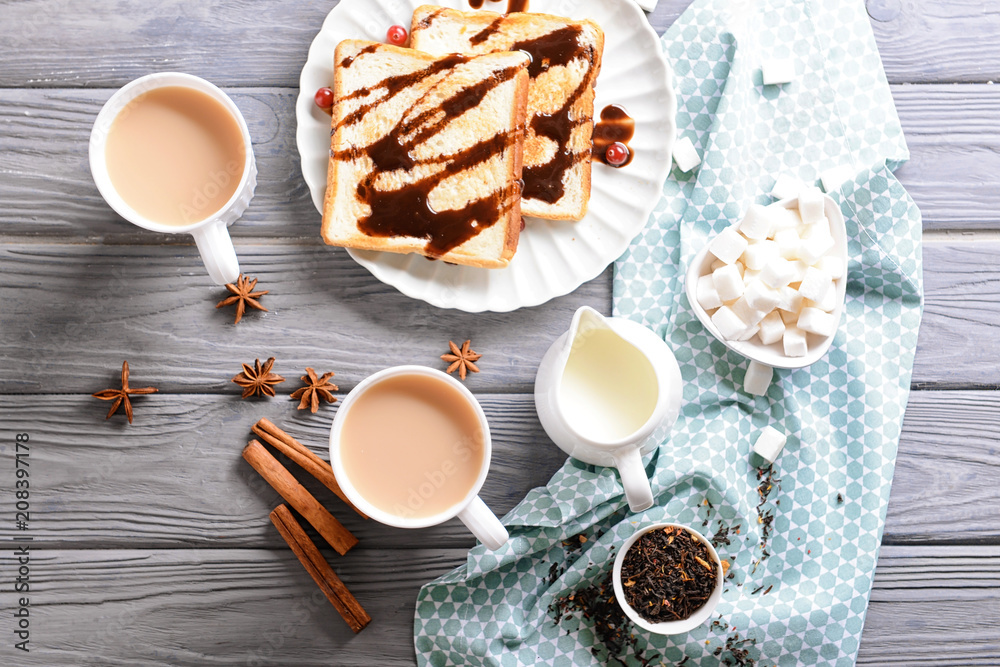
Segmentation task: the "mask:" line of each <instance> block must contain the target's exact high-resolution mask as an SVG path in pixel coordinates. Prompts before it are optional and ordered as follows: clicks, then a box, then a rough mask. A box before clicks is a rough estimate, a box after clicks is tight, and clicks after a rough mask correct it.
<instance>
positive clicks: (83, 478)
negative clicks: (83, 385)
mask: <svg viewBox="0 0 1000 667" xmlns="http://www.w3.org/2000/svg"><path fill="white" fill-rule="evenodd" d="M139 379H140V378H138V377H137V380H139ZM480 400H481V401H482V403H483V406H484V408H485V410H486V413H487V416H488V418H489V420H490V424H491V429H492V431H493V440H494V455H493V466H492V468H491V472H490V476H489V477H488V478H487V481H486V485H485V486H484V488H483V492H482V496H483V498H484V500H485V501H486V502H487V504H488V505H490V507H492V508H493V509H494V511H495V512H497V513H498V514H500V515H502V514H504V513H506V512H507V511H508V510H509V509H511V508H512V507H513V506H514V505H515V504H517V503H518V502H519V501H520V500H521V498H522V497H523V496H524V494H525V493H526V492H527V491H528V490H529V489H531V488H534V487H535V486H541V485H544V484H545V482H546V481H547V480H548V478H549V477H550V476H551V474H552V473H553V472H554V471H555V470H556V469H557V468H558V467H559V466H560V465H561V464H562V462H563V460H564V459H565V457H564V455H563V454H562V453H561V451H560V450H558V449H557V448H556V447H555V446H554V445H553V444H552V443H551V442H550V441H549V440H548V438H547V437H546V436H545V433H544V432H543V431H542V429H541V426H540V425H539V423H538V419H537V416H536V414H535V409H534V403H533V400H532V397H531V396H530V395H525V394H504V395H498V394H480ZM105 405H106V404H104V403H100V402H98V401H97V400H95V399H91V398H89V397H84V396H51V395H41V396H3V397H0V423H2V424H3V425H4V429H3V433H0V436H2V437H0V471H9V470H12V468H13V461H12V458H13V447H12V445H11V442H12V440H13V438H12V434H13V433H14V432H18V431H25V432H28V433H29V434H30V436H31V443H32V445H31V446H32V450H31V459H30V461H31V465H32V468H31V484H32V486H31V488H32V494H33V496H32V498H33V499H34V500H33V501H32V503H33V506H32V510H33V511H32V517H31V535H33V537H34V539H35V541H36V542H37V543H39V544H43V545H47V546H50V547H56V546H70V547H73V548H79V547H87V548H123V547H124V548H127V547H131V546H136V545H141V546H145V547H152V546H157V547H164V548H167V547H178V546H198V547H211V546H226V547H270V548H274V547H276V546H279V545H280V540H279V538H278V536H277V535H276V534H275V533H274V531H273V530H271V527H270V524H269V523H268V519H267V513H268V512H269V511H270V510H271V508H273V507H274V506H275V505H276V504H277V503H278V502H279V500H278V496H277V495H276V494H275V493H274V492H273V490H271V489H270V487H268V486H267V485H266V483H264V482H263V480H261V479H260V478H259V477H258V476H257V474H256V473H255V472H254V471H253V470H252V469H251V468H250V467H249V465H247V464H246V463H245V462H244V461H243V460H242V459H241V458H240V451H241V450H242V448H243V445H244V444H245V443H246V440H247V438H248V437H250V434H249V427H250V425H251V424H252V423H253V422H254V421H256V420H257V419H258V418H260V417H262V416H267V417H269V418H270V419H272V420H274V421H275V422H276V423H279V424H282V425H283V427H284V428H285V429H286V430H287V431H289V432H290V433H292V434H293V435H294V436H295V437H297V438H298V439H299V440H300V441H301V442H304V443H306V444H307V445H309V446H310V447H311V448H312V449H313V450H314V451H315V452H316V453H317V454H319V455H320V456H322V457H323V458H324V459H326V458H328V455H327V453H326V450H325V447H326V442H327V440H328V436H329V425H330V422H331V421H332V418H333V413H334V408H331V407H324V408H323V410H322V412H320V413H319V414H317V415H315V416H314V415H309V414H304V413H297V414H293V413H295V409H294V403H293V402H291V401H287V400H271V401H265V402H254V403H250V402H241V401H239V400H238V398H236V397H226V396H207V395H204V396H190V395H185V396H165V395H157V396H151V397H145V398H140V399H138V400H137V404H136V409H135V410H136V420H135V423H134V424H133V425H132V426H131V427H129V426H128V425H127V424H125V423H123V419H122V418H121V417H116V418H114V419H113V420H112V421H111V422H107V423H106V422H104V421H103V415H104V408H105ZM998 415H1000V395H998V393H997V392H982V391H980V392H975V391H954V392H939V391H918V392H913V393H912V394H911V399H910V405H909V407H908V408H907V413H906V418H905V420H904V424H903V433H902V437H901V441H900V446H899V458H898V462H897V468H896V476H895V480H894V482H893V490H892V497H891V500H890V503H889V510H888V518H887V521H886V526H885V537H884V539H885V541H886V543H888V544H900V543H906V544H909V543H918V542H924V543H931V542H938V543H942V542H943V543H948V542H970V543H976V542H980V543H1000V529H998V526H1000V490H998V489H997V486H996V484H995V483H994V480H996V478H997V465H998V464H997V460H996V456H995V454H996V450H997V448H998V441H1000V436H998V433H1000V416H998ZM287 465H288V466H289V468H290V469H291V470H292V471H293V472H294V473H295V474H296V475H297V476H298V477H299V479H301V480H302V482H303V483H304V484H305V485H306V486H307V487H308V488H310V489H312V490H313V492H314V493H315V495H316V496H317V498H320V499H321V500H323V501H324V502H325V503H326V504H327V505H328V506H329V507H330V509H331V511H332V512H334V514H335V515H336V516H337V517H338V518H340V519H341V520H342V521H343V522H344V523H345V525H347V526H348V528H350V530H352V531H354V532H355V533H356V534H357V535H358V537H359V538H360V539H361V542H362V545H378V546H379V547H389V546H391V547H400V548H405V547H413V546H414V545H415V544H435V545H437V546H465V547H468V546H470V545H471V544H472V543H473V540H472V538H471V537H470V536H469V534H468V533H467V532H466V531H465V529H464V527H463V526H462V525H461V524H459V523H458V522H457V521H451V522H449V523H447V524H445V525H443V526H439V527H436V528H433V529H428V530H421V531H416V532H409V531H403V530H396V529H392V528H388V527H384V526H380V525H378V524H376V523H375V522H372V521H363V520H361V519H360V518H358V517H356V516H355V515H354V513H353V512H351V511H350V510H349V509H347V508H346V507H345V506H344V505H343V504H342V503H341V502H340V501H339V500H337V499H336V498H334V497H333V496H332V494H330V493H329V492H328V491H326V490H324V489H322V487H319V486H318V485H317V484H315V483H314V481H313V480H312V479H311V478H310V477H309V476H308V475H306V474H305V473H303V472H302V471H301V470H299V469H298V468H297V467H295V466H294V464H291V463H287ZM13 513H14V498H13V497H11V496H10V494H0V515H2V516H11V517H12V516H13ZM17 534H18V532H17V531H15V530H14V526H13V524H10V523H9V522H8V523H2V524H0V540H3V539H8V538H13V537H15V536H16V535H17Z"/></svg>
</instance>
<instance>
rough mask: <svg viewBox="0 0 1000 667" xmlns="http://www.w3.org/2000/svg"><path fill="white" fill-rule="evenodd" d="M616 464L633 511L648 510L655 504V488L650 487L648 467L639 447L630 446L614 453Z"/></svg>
mask: <svg viewBox="0 0 1000 667" xmlns="http://www.w3.org/2000/svg"><path fill="white" fill-rule="evenodd" d="M613 456H614V459H615V466H616V467H617V468H618V474H619V475H620V476H621V479H622V486H624V487H625V498H626V499H627V500H628V506H629V509H630V510H632V511H633V512H641V511H643V510H648V509H649V508H650V507H652V506H653V490H652V489H651V488H650V487H649V478H648V477H646V469H645V468H644V467H643V466H642V454H640V453H639V447H629V448H627V449H623V450H620V451H617V452H615V453H614V454H613Z"/></svg>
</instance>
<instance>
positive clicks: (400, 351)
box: [0, 0, 1000, 666]
mask: <svg viewBox="0 0 1000 667" xmlns="http://www.w3.org/2000/svg"><path fill="white" fill-rule="evenodd" d="M688 3H689V0H660V5H659V7H658V8H657V10H656V11H655V12H654V13H653V14H652V15H650V21H651V23H652V24H653V26H654V27H655V28H656V29H657V31H658V32H662V31H663V30H665V29H666V27H667V26H669V25H670V24H671V23H672V22H673V21H674V20H675V19H676V17H677V16H678V15H679V14H680V12H682V11H683V10H684V8H685V7H686V6H687V4H688ZM333 4H334V2H333V1H332V0H299V1H297V2H253V3H250V2H246V3H238V2H226V1H223V0H200V1H197V2H194V1H192V0H167V1H164V2H143V1H139V0H115V1H111V0H94V1H93V2H88V3H83V2H68V1H67V0H21V1H18V2H12V1H10V0H4V1H3V2H0V45H2V49H0V225H2V227H0V358H2V360H3V363H2V366H0V368H2V370H0V517H2V521H0V540H3V541H5V542H9V541H10V540H12V539H15V538H22V537H25V536H30V537H31V538H32V540H33V541H32V547H31V565H30V568H31V570H30V576H31V583H30V586H31V589H30V599H31V605H32V606H31V612H30V614H31V615H30V619H31V620H30V633H31V634H30V649H31V651H30V653H23V652H21V651H17V650H15V649H14V647H13V644H14V642H15V641H16V639H15V635H14V634H13V632H14V629H15V623H14V620H13V616H12V615H11V613H12V612H13V610H14V608H15V605H16V598H17V596H16V595H14V594H13V593H12V592H11V591H12V588H13V586H12V584H13V580H14V577H15V571H16V567H15V566H14V563H15V561H14V556H13V552H12V550H11V549H8V548H7V547H4V548H3V549H2V553H3V555H2V556H0V577H2V579H3V582H2V587H0V609H2V611H3V613H2V614H0V619H2V620H0V638H2V639H0V664H2V665H18V666H20V665H66V664H87V665H90V664H93V665H133V664H143V665H201V664H212V665H257V664H261V665H264V664H266V665H281V664H284V665H331V664H333V665H373V664H378V665H410V664H412V663H413V661H414V652H413V646H412V616H413V606H414V598H415V596H416V592H417V590H418V588H419V587H420V585H421V584H423V583H424V582H426V581H429V580H430V579H432V578H434V577H436V576H438V575H440V574H443V573H444V572H447V571H448V570H450V569H451V568H452V567H454V566H456V565H458V564H460V563H462V562H463V561H464V559H465V554H466V551H467V549H468V548H469V547H470V546H471V545H472V539H471V537H470V536H469V535H468V534H467V533H466V531H465V530H464V529H463V528H462V526H460V525H459V524H457V522H455V521H452V522H449V523H448V524H446V525H443V526H440V527H438V528H435V529H430V530H423V531H419V532H406V531H400V530H393V529H389V528H386V527H383V526H380V525H378V524H375V523H374V522H371V521H369V522H365V521H362V520H361V519H359V518H358V517H356V516H355V515H354V514H353V513H352V512H350V511H349V510H347V509H346V508H345V507H344V506H343V505H342V504H341V503H340V502H339V501H337V500H336V499H335V498H333V497H332V495H331V494H329V493H328V492H325V491H323V490H321V489H319V488H318V487H317V485H316V484H313V483H311V481H309V480H305V481H306V485H307V486H309V487H310V488H312V489H314V490H316V493H317V495H318V496H319V497H320V498H321V499H323V500H324V501H325V502H326V503H327V504H328V506H329V507H330V508H331V509H332V510H333V511H334V512H335V513H336V514H337V515H338V516H339V517H340V518H341V519H342V520H343V522H344V523H345V524H346V525H347V526H348V527H349V528H350V529H351V530H352V531H354V532H355V533H356V534H357V536H358V537H359V538H360V540H361V543H360V545H359V546H358V547H357V548H356V549H354V550H353V551H352V552H351V553H349V554H348V555H347V556H345V557H342V558H341V557H338V556H335V555H333V554H332V552H331V551H327V552H326V555H327V556H328V557H329V558H330V560H331V562H332V563H333V565H334V567H335V568H336V570H337V571H338V572H339V573H340V574H341V576H342V577H343V579H344V581H345V582H346V583H347V585H348V586H349V587H350V588H351V589H352V590H353V591H354V593H355V594H356V595H357V597H358V598H359V599H360V600H361V601H362V603H363V604H364V605H365V606H366V607H367V608H368V610H369V611H370V612H371V614H372V616H373V617H374V619H375V620H374V622H373V623H372V624H371V626H370V627H369V628H368V629H367V630H365V631H364V632H363V633H362V634H360V635H359V636H357V637H354V636H351V633H350V632H349V631H348V629H347V627H346V626H345V624H344V623H343V622H342V621H341V619H340V618H339V617H338V616H337V614H336V612H335V611H334V609H333V608H332V607H331V606H330V605H329V604H328V603H327V602H326V601H325V600H323V599H321V598H320V599H317V597H316V594H315V591H316V589H315V588H314V586H313V584H312V582H311V580H309V579H308V577H307V576H306V574H305V572H304V571H303V570H302V568H301V567H300V565H299V564H298V562H297V561H296V560H295V559H294V557H293V556H292V554H291V552H290V551H289V550H288V549H287V548H286V547H285V546H284V543H283V542H282V541H281V538H280V537H279V536H278V534H277V532H276V531H275V530H274V529H273V528H272V526H271V525H270V523H269V521H268V516H267V515H268V511H269V510H270V509H271V508H272V507H274V506H275V505H276V504H277V502H278V497H277V495H276V494H275V493H274V492H273V491H272V490H271V489H270V488H269V487H267V486H266V485H265V484H264V483H263V482H262V481H261V480H260V479H259V478H258V476H257V475H256V473H255V472H253V470H251V469H250V467H249V466H248V465H247V464H246V463H245V462H244V461H243V460H242V459H241V458H240V450H241V448H242V446H243V444H244V443H245V442H246V439H247V437H248V433H249V426H250V424H251V423H253V421H255V420H256V419H257V418H259V417H261V416H267V417H269V418H271V419H272V420H274V421H275V422H277V423H279V424H282V425H284V426H285V427H286V428H287V430H288V431H290V432H291V433H293V434H294V435H296V436H297V437H298V438H299V439H300V440H302V441H303V442H306V443H308V444H309V445H310V446H311V447H312V448H313V449H314V450H315V451H316V452H317V453H320V454H321V455H322V456H324V458H325V457H326V454H325V452H324V449H325V447H324V443H325V441H326V438H327V431H328V428H329V424H330V421H331V419H332V416H333V414H334V408H331V407H329V406H326V407H324V408H323V409H321V411H320V412H319V413H318V414H317V415H315V416H313V415H309V414H303V413H298V412H296V410H295V402H293V401H290V400H288V393H289V392H290V391H292V390H293V389H294V388H295V387H297V386H299V383H298V380H297V378H298V376H299V375H300V374H302V373H303V369H304V368H305V366H313V367H315V368H317V369H320V370H335V371H336V372H337V377H336V380H337V381H338V383H339V385H340V388H341V390H342V391H345V392H346V391H347V390H349V389H351V388H352V387H353V386H354V385H355V384H356V383H357V382H358V381H359V380H361V379H362V378H363V377H365V376H366V375H368V374H370V373H372V372H374V371H375V370H378V369H380V368H383V367H386V366H389V365H394V364H400V363H417V364H427V365H431V366H440V362H439V360H438V355H440V354H441V353H442V352H444V351H445V345H446V343H447V341H448V339H449V338H451V339H456V340H463V339H465V338H471V339H472V340H473V342H474V347H475V348H476V349H478V350H479V351H480V352H482V353H483V359H482V362H481V367H482V373H480V374H479V375H475V376H473V377H470V379H469V381H468V386H469V387H470V388H471V389H472V390H473V391H474V392H475V393H476V394H477V396H478V397H479V398H480V400H481V401H482V403H483V405H484V406H485V408H486V411H487V413H488V416H489V418H490V423H491V425H492V428H493V429H494V438H495V449H496V451H495V453H494V466H493V468H492V471H491V474H490V477H489V478H488V480H487V483H486V486H485V488H484V490H483V496H484V498H485V500H486V501H487V503H488V504H489V505H490V506H491V507H492V508H493V509H494V510H495V511H496V512H497V513H498V514H503V513H504V512H506V511H507V510H509V509H510V508H511V507H513V506H514V505H515V504H516V503H517V502H518V500H520V498H521V497H522V496H523V495H524V493H525V492H526V491H527V490H528V489H530V488H532V487H534V486H537V485H540V484H543V483H544V482H545V481H546V480H547V478H548V477H549V476H550V474H551V473H552V472H553V471H554V470H555V469H556V468H557V467H558V466H559V465H560V463H561V462H562V460H563V456H562V455H561V454H560V452H559V451H558V450H557V449H556V448H555V447H554V446H553V445H552V444H551V443H549V442H548V441H547V439H546V437H545V435H544V433H543V432H542V430H541V427H540V426H539V424H538V420H537V418H536V416H535V410H534V406H533V402H532V398H531V390H532V383H533V378H534V373H535V368H536V366H537V364H538V362H539V360H540V358H541V355H542V353H543V352H544V350H545V349H546V347H547V346H548V345H549V344H550V342H551V341H552V340H553V339H554V338H555V337H556V335H557V334H558V333H559V332H561V331H563V330H564V329H565V328H566V327H567V325H568V322H569V319H570V316H571V314H572V313H573V311H574V310H575V309H576V308H577V307H579V306H581V305H583V304H589V305H591V306H594V307H596V308H598V309H600V310H601V311H602V312H605V313H607V312H609V311H610V306H611V273H610V270H608V271H606V272H604V273H603V274H602V275H601V276H600V277H598V278H597V279H595V280H593V281H592V282H590V283H588V284H586V285H583V286H582V287H581V288H580V289H578V290H577V291H576V292H574V293H572V294H570V295H568V296H565V297H562V298H559V299H556V300H554V301H552V302H550V303H547V304H545V305H543V306H540V307H537V308H531V309H527V310H521V311H518V312H514V313H506V314H482V315H470V314H466V313H460V312H452V311H445V310H439V309H437V308H434V307H431V306H428V305H426V304H424V303H422V302H418V301H413V300H410V299H408V298H406V297H404V296H402V295H401V294H399V293H398V292H397V291H396V290H395V289H393V288H391V287H387V286H385V285H383V284H381V283H380V282H378V281H377V280H375V279H374V278H373V277H372V276H371V275H369V274H368V272H367V271H366V270H364V269H363V268H361V267H360V266H358V265H357V264H355V263H354V262H353V261H352V260H351V259H350V258H349V257H348V256H347V254H346V253H345V252H344V251H342V250H339V249H336V250H335V249H331V248H328V247H325V246H323V245H322V243H321V242H320V240H319V234H318V231H319V215H317V213H316V211H315V210H314V208H313V206H312V203H311V202H310V200H309V197H308V191H307V189H306V187H305V184H304V183H303V181H302V177H301V174H300V172H299V158H298V153H297V151H296V148H295V141H294V134H295V119H294V112H293V106H294V102H295V98H296V95H297V93H298V90H297V86H298V77H299V70H300V68H301V66H302V64H303V62H304V60H305V56H306V51H307V49H308V46H309V43H310V41H311V40H312V38H313V36H314V35H315V33H316V32H317V31H318V29H319V26H320V24H321V23H322V20H323V18H324V17H325V15H326V13H327V12H328V11H329V10H330V8H331V7H332V6H333ZM869 6H870V13H871V14H873V15H874V16H875V17H876V18H878V19H880V20H873V22H872V25H873V28H874V30H875V34H876V37H877V39H878V43H879V48H880V50H881V54H882V59H883V62H884V64H885V69H886V72H887V74H888V77H889V81H890V82H891V84H892V93H893V96H894V97H895V100H896V105H897V108H898V110H899V115H900V118H901V119H902V123H903V129H904V131H905V133H906V139H907V142H908V143H909V146H910V151H911V153H912V157H911V160H910V162H909V163H908V164H906V165H905V166H904V167H902V168H901V169H900V170H899V172H898V175H899V177H900V179H901V180H902V182H903V183H904V184H905V186H906V187H907V189H908V190H909V192H910V193H911V195H912V196H913V197H914V199H916V201H917V203H918V204H919V206H920V208H921V210H922V211H923V218H924V277H925V289H926V306H925V312H924V320H923V326H922V328H921V335H920V343H919V346H918V350H917V358H916V364H915V367H914V371H913V392H912V393H911V395H910V403H909V406H908V408H907V411H906V419H905V422H904V426H903V434H902V438H901V441H900V445H899V458H898V463H897V466H896V478H895V482H894V484H893V489H892V498H891V501H890V505H889V514H888V519H887V522H886V526H885V536H884V540H883V548H882V552H881V558H880V560H879V565H878V570H877V573H876V577H875V588H874V591H873V592H872V596H871V605H870V608H869V612H868V618H867V622H866V626H865V630H864V638H863V640H862V643H861V648H860V655H859V663H861V664H866V665H867V664H886V665H888V664H913V663H916V662H925V663H930V664H936V665H969V664H981V665H986V664H998V663H1000V597H998V594H997V591H998V583H1000V484H997V479H998V467H1000V456H998V453H1000V452H998V450H1000V394H998V393H997V389H998V387H1000V344H998V343H997V327H998V325H1000V236H998V232H1000V122H998V120H1000V86H993V85H990V84H992V83H993V80H995V79H998V78H1000V10H998V9H997V6H996V3H994V2H992V0H958V1H952V2H947V3H942V2H939V1H938V0H870V1H869ZM165 70H178V71H185V72H190V73H192V74H197V75H200V76H203V77H206V78H208V79H210V80H212V81H213V82H215V83H217V84H219V85H220V86H222V87H223V88H225V89H226V90H227V91H228V92H229V93H230V94H231V95H232V97H233V99H234V100H235V101H236V103H237V105H239V107H240V108H241V110H242V111H243V113H244V115H245V116H246V118H247V121H248V122H249V125H250V133H251V135H252V136H253V140H254V147H255V152H256V154H257V165H258V168H259V170H260V177H259V185H258V187H257V195H256V198H255V199H254V201H253V204H252V205H251V207H250V209H249V211H248V212H247V215H246V217H245V218H244V219H243V220H241V221H240V222H239V223H237V224H236V225H235V226H234V227H233V228H232V233H233V235H234V237H235V241H236V246H237V250H238V253H239V256H240V260H241V263H242V267H243V269H244V270H245V271H246V272H247V273H250V274H252V275H255V276H257V277H258V278H259V279H260V281H261V284H262V286H263V287H264V288H265V289H269V290H270V291H271V293H270V294H269V295H267V297H265V304H266V305H267V306H268V308H270V312H269V313H266V314H260V313H251V314H250V315H248V316H247V317H246V318H245V320H244V321H243V322H241V323H240V324H239V325H238V326H233V324H232V312H231V311H222V310H219V311H217V310H216V309H215V307H214V306H215V303H216V301H217V300H219V299H220V298H221V297H222V294H223V292H222V291H220V290H219V289H218V288H217V287H214V286H213V285H211V284H210V281H209V279H208V278H207V276H206V273H205V271H204V269H203V268H202V265H201V262H200V260H199V259H198V257H197V253H196V251H195V248H194V246H193V245H192V244H191V243H190V242H189V237H183V238H171V237H167V236H161V235H157V234H152V233H147V232H144V231H142V230H139V229H138V228H134V227H132V226H130V225H127V224H126V223H124V222H122V221H121V220H120V219H119V218H118V217H117V216H116V215H115V214H113V213H112V211H111V210H110V209H109V207H108V206H107V205H106V204H105V203H104V202H103V201H102V199H101V198H100V196H99V194H98V192H97V189H96V187H95V186H94V184H93V181H92V180H91V176H90V171H89V168H88V164H87V150H88V135H89V131H90V127H91V125H92V123H93V120H94V118H95V116H96V114H97V111H98V110H99V109H100V107H101V105H102V104H103V103H104V101H105V100H107V98H108V97H109V96H110V95H111V93H112V91H113V89H115V88H117V87H119V86H121V85H123V84H125V83H126V82H128V81H129V80H131V79H133V78H136V77H138V76H141V75H143V74H147V73H149V72H154V71H165ZM271 355H273V356H276V357H277V358H278V364H277V367H276V370H277V371H278V372H279V373H281V374H283V375H285V376H286V377H287V378H288V379H289V382H287V383H286V384H284V385H282V386H281V392H282V393H280V394H279V396H278V398H277V399H275V400H270V401H257V402H255V401H241V400H240V397H239V389H238V388H237V387H236V386H235V385H233V384H232V383H230V382H229V379H230V378H231V377H232V376H233V375H234V374H235V373H236V372H237V371H238V370H239V364H240V363H241V362H244V361H252V360H253V359H254V357H261V358H266V357H268V356H271ZM122 359H128V361H129V363H130V365H131V367H132V378H133V384H134V385H136V386H144V385H147V384H153V385H156V386H157V387H159V389H160V393H159V394H157V395H155V396H151V397H143V398H140V399H139V400H138V401H137V402H136V421H135V424H134V425H132V426H128V425H127V424H126V423H125V421H124V418H123V417H121V416H117V417H115V418H113V419H112V420H111V421H108V422H105V421H104V419H103V417H104V412H105V410H106V408H107V404H105V403H101V402H99V401H97V400H95V399H93V398H91V397H90V394H91V392H94V391H96V390H98V389H103V388H105V387H109V386H114V383H115V382H116V381H117V376H118V372H119V368H120V366H121V362H122ZM16 433H28V434H29V435H30V444H31V450H30V455H31V458H30V465H31V470H30V471H31V477H30V480H31V493H30V504H31V516H30V527H29V529H28V530H27V531H18V530H16V529H15V527H14V513H15V509H16V508H15V503H16V502H17V500H16V498H15V496H14V492H13V482H14V468H15V463H14V456H15V451H14V436H15V434H16ZM300 477H302V478H303V479H304V475H301V474H300Z"/></svg>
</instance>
